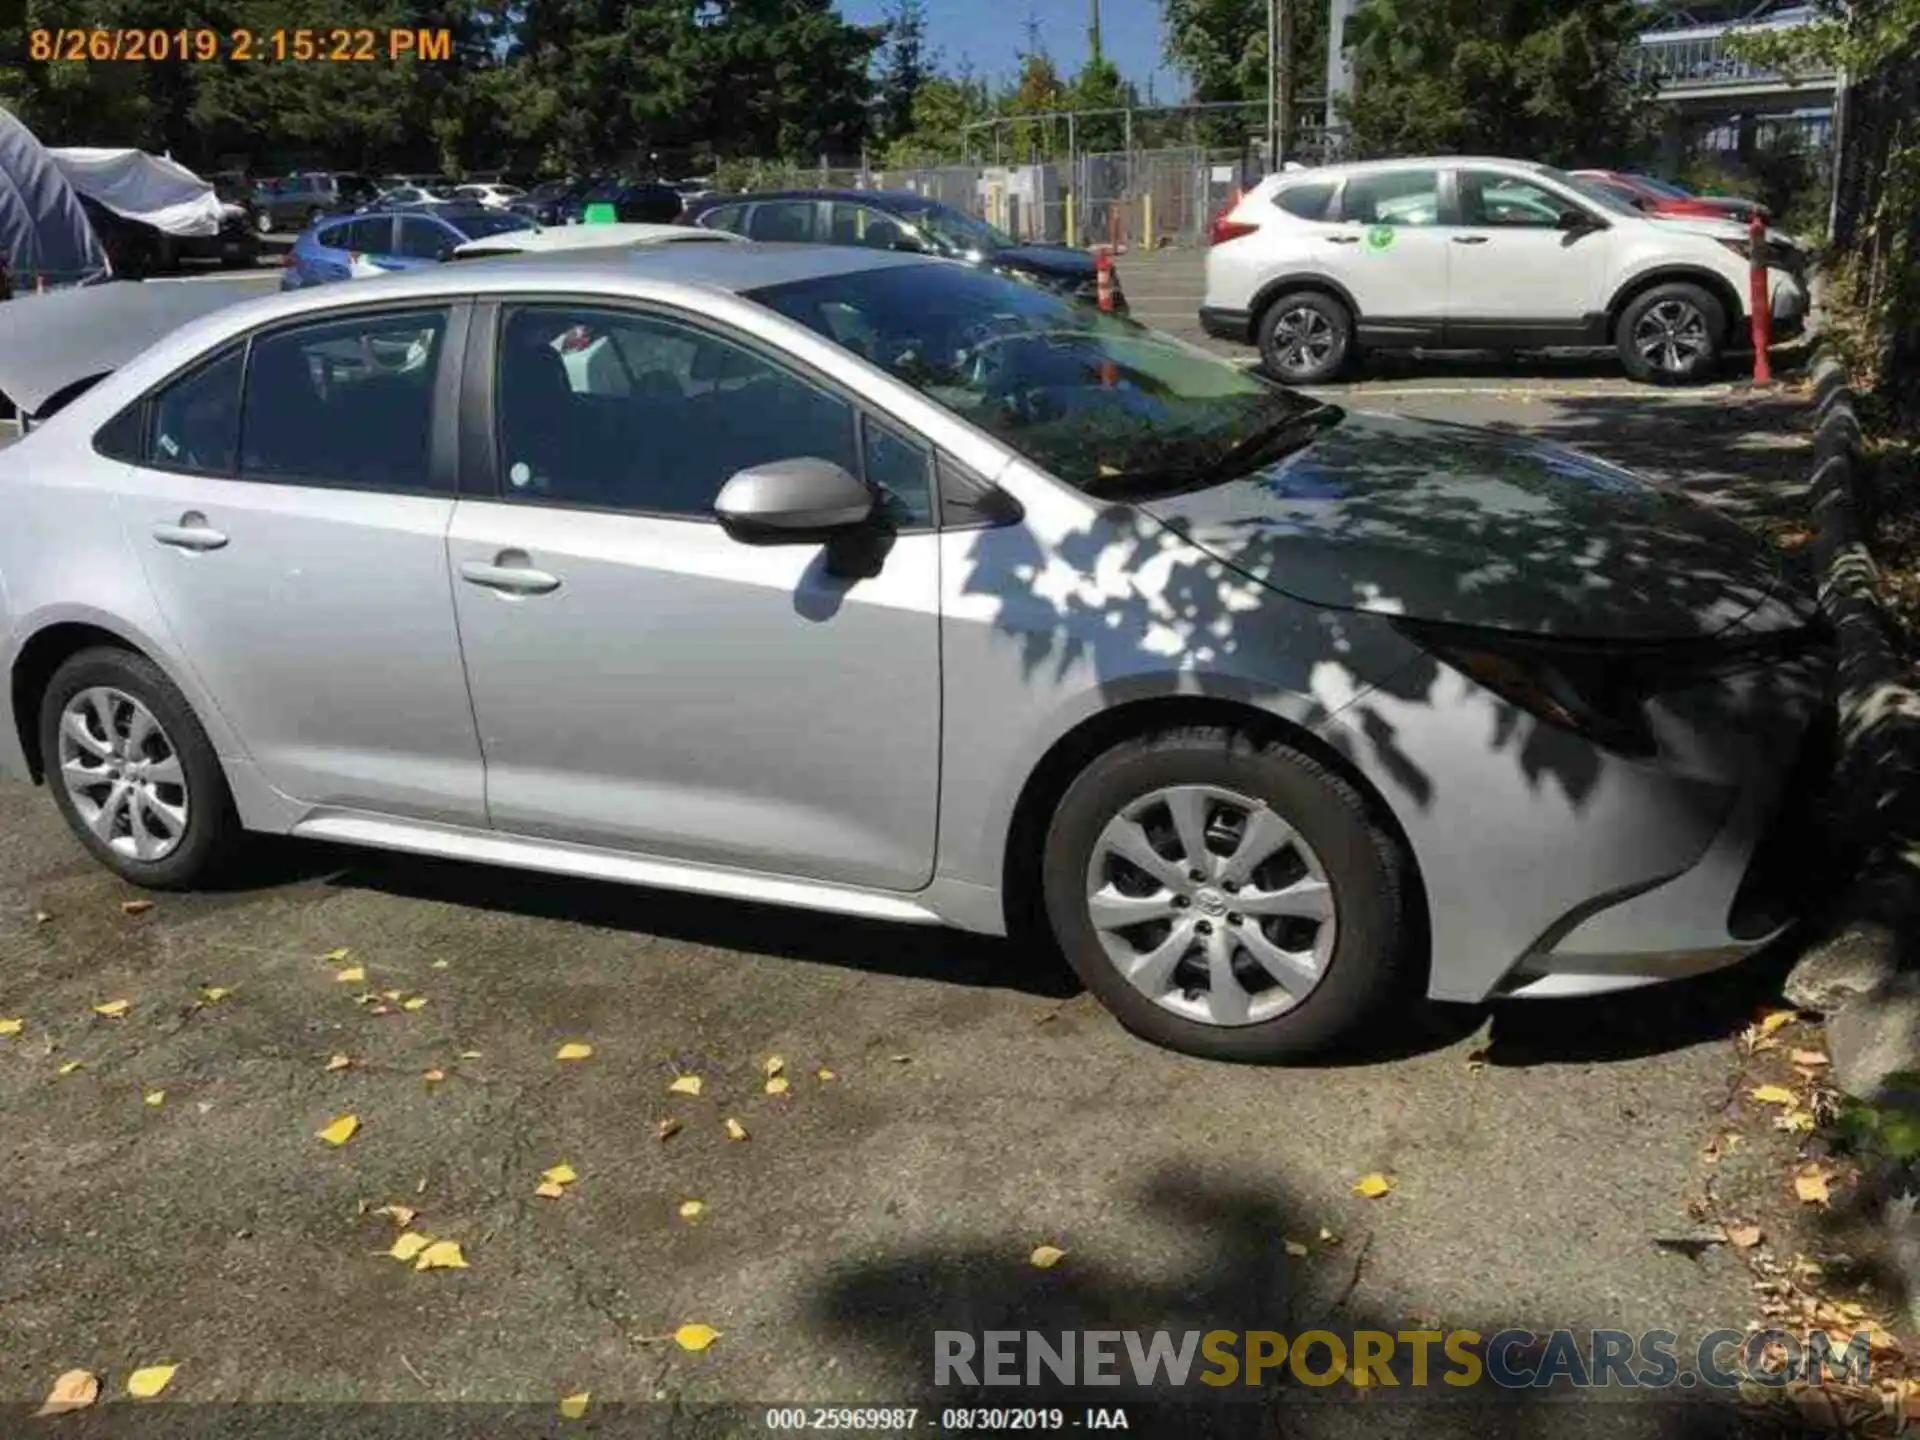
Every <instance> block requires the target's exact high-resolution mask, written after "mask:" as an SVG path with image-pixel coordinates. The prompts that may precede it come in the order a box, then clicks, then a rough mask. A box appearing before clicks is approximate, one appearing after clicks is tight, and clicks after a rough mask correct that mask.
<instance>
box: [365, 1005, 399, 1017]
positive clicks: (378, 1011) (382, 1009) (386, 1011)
mask: <svg viewBox="0 0 1920 1440" xmlns="http://www.w3.org/2000/svg"><path fill="white" fill-rule="evenodd" d="M392 1013H393V1010H392V1008H391V1007H389V1006H386V1005H375V1006H373V1007H372V1008H371V1009H369V1010H368V1011H367V1014H369V1015H391V1014H392Z"/></svg>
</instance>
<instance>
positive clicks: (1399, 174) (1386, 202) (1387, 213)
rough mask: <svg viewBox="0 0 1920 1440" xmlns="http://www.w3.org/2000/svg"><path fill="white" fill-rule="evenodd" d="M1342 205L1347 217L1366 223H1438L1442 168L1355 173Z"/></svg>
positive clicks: (1348, 182) (1349, 180)
mask: <svg viewBox="0 0 1920 1440" xmlns="http://www.w3.org/2000/svg"><path fill="white" fill-rule="evenodd" d="M1342 208H1343V209H1344V211H1345V212H1346V218H1347V219H1349V220H1358V221H1360V222H1361V223H1362V224H1363V225H1438V224H1439V223H1440V172H1439V171H1438V170H1429V169H1415V170H1387V171H1379V172H1375V173H1372V174H1366V175H1354V176H1351V177H1349V178H1348V180H1347V193H1346V199H1345V201H1344V203H1343V205H1342Z"/></svg>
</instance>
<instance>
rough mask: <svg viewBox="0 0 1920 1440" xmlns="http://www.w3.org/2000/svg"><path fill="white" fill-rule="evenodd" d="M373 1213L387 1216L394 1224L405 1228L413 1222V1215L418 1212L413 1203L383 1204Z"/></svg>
mask: <svg viewBox="0 0 1920 1440" xmlns="http://www.w3.org/2000/svg"><path fill="white" fill-rule="evenodd" d="M373 1213H374V1214H376V1215H385V1216H387V1217H388V1218H389V1219H391V1220H392V1221H393V1223H394V1224H396V1225H398V1226H399V1227H400V1228H401V1229H402V1230H404V1229H406V1228H407V1226H409V1225H411V1224H412V1223H413V1217H414V1215H415V1214H416V1213H417V1212H416V1211H415V1210H414V1208H413V1207H412V1206H411V1205H382V1206H381V1207H380V1208H379V1209H377V1210H375V1211H374V1212H373Z"/></svg>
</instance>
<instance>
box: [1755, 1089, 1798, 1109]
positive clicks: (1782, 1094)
mask: <svg viewBox="0 0 1920 1440" xmlns="http://www.w3.org/2000/svg"><path fill="white" fill-rule="evenodd" d="M1747 1093H1748V1094H1750V1095H1752V1096H1753V1098H1754V1099H1756V1100H1758V1101H1759V1102H1760V1103H1761V1104H1762V1105H1798V1104H1799V1103H1800V1097H1799V1096H1798V1095H1796V1094H1794V1093H1793V1091H1791V1090H1789V1089H1787V1087H1786V1086H1784V1085H1756V1086H1754V1087H1753V1089H1752V1090H1750V1091H1748V1092H1747Z"/></svg>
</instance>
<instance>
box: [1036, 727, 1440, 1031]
mask: <svg viewBox="0 0 1920 1440" xmlns="http://www.w3.org/2000/svg"><path fill="white" fill-rule="evenodd" d="M1041 878H1042V892H1043V896H1044V899H1045V905H1046V912H1047V918H1048V921H1049V923H1050V924H1051V926H1052V928H1053V932H1054V935H1055V936H1056V938H1057V939H1058V941H1059V943H1060V946H1061V948H1062V949H1063V951H1064V952H1065V954H1066V957H1067V960H1068V962H1069V963H1070V964H1072V966H1073V968H1074V970H1075V971H1076V973H1078V975H1079V976H1080V978H1081V980H1082V981H1084V982H1085V984H1086V986H1087V988H1088V989H1089V990H1091V991H1093V993H1094V994H1095V995H1096V996H1098V997H1099V999H1100V1000H1101V1001H1102V1002H1103V1003H1104V1004H1105V1005H1106V1006H1107V1008H1108V1009H1110V1010H1111V1011H1113V1013H1114V1014H1115V1015H1116V1016H1117V1017H1118V1018H1119V1019H1120V1021H1121V1023H1122V1024H1124V1025H1126V1026H1127V1028H1129V1029H1130V1030H1133V1031H1135V1032H1136V1033H1138V1034H1140V1035H1143V1036H1145V1037H1146V1038H1147V1039H1149V1040H1153V1041H1155V1042H1157V1043H1159V1044H1161V1045H1165V1046H1167V1047H1169V1048H1170V1049H1174V1050H1181V1051H1185V1052H1186V1053H1188V1054H1192V1055H1204V1056H1209V1057H1212V1058H1215V1059H1222V1060H1280V1059H1290V1058H1296V1057H1300V1056H1304V1055H1308V1054H1311V1053H1312V1052H1314V1051H1316V1050H1320V1049H1323V1048H1325V1047H1326V1046H1327V1045H1329V1044H1330V1043H1331V1042H1333V1041H1334V1040H1336V1039H1337V1038H1339V1037H1340V1036H1342V1035H1345V1034H1347V1033H1349V1032H1350V1031H1351V1030H1352V1029H1353V1028H1354V1027H1355V1026H1356V1025H1357V1024H1359V1023H1360V1021H1361V1020H1362V1019H1364V1018H1365V1016H1366V1015H1367V1014H1368V1013H1369V1012H1370V1011H1371V1010H1373V1009H1374V1008H1375V1007H1376V1006H1377V1005H1378V1004H1379V1003H1381V1002H1382V1001H1383V1000H1384V999H1385V998H1386V997H1387V996H1388V995H1389V994H1390V993H1391V990H1392V986H1393V982H1394V979H1395V976H1396V971H1397V967H1398V963H1399V960H1400V951H1401V944H1402V942H1401V935H1402V900H1401V896H1402V861H1401V857H1400V851H1399V848H1398V847H1397V845H1396V844H1395V843H1394V842H1393V840H1392V838H1391V837H1389V836H1388V835H1386V834H1385V833H1383V831H1382V830H1381V829H1380V828H1379V827H1378V826H1377V825H1376V824H1375V823H1374V822H1373V820H1372V818H1371V817H1370V816H1369V814H1368V812H1367V807H1366V804H1365V802H1364V801H1363V800H1362V799H1361V797H1360V795H1359V793H1358V792H1357V791H1355V790H1354V788H1353V787H1352V786H1351V785H1349V784H1348V783H1347V782H1346V781H1345V780H1343V779H1341V778H1340V777H1339V776H1338V775H1335V774H1334V773H1333V772H1332V771H1330V770H1328V769H1326V767H1324V766H1322V765H1320V764H1319V763H1318V762H1316V761H1314V760H1313V759H1311V758H1310V757H1308V756H1306V755H1303V754H1301V753H1300V752H1299V751H1297V750H1293V749H1291V748H1289V747H1287V746H1284V745H1258V744H1255V743H1254V742H1253V741H1251V740H1249V739H1248V738H1247V737H1245V736H1243V735H1238V734H1235V733H1234V732H1231V731H1227V730H1221V729H1213V728H1191V729H1180V730H1169V731H1163V732H1161V733H1159V734H1156V735H1150V736H1146V737H1143V738H1140V739H1137V740H1132V741H1127V742H1125V743H1123V744H1121V745H1118V746H1116V747H1115V748H1113V749H1112V750H1109V751H1108V752H1107V753H1106V754H1104V755H1102V756H1100V757H1099V758H1098V759H1097V760H1095V761H1094V762H1093V763H1092V764H1091V765H1089V766H1088V767H1087V768H1086V769H1085V770H1084V771H1083V772H1081V774H1080V776H1079V778H1078V779H1076V780H1075V781H1074V782H1073V784H1072V785H1071V786H1069V787H1068V789H1067V793H1066V795H1065V796H1064V797H1063V798H1062V799H1061V802H1060V805H1059V807H1058V809H1057V810H1056V811H1055V813H1054V818H1053V823H1052V825H1051V826H1050V827H1049V829H1048V832H1047V838H1046V848H1045V852H1044V856H1043V859H1042V877H1041Z"/></svg>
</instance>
